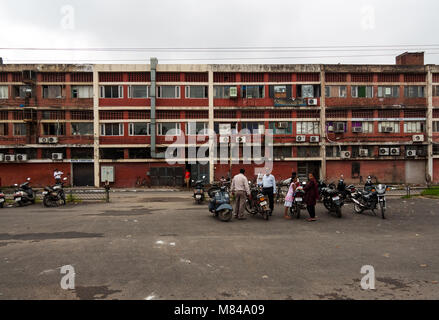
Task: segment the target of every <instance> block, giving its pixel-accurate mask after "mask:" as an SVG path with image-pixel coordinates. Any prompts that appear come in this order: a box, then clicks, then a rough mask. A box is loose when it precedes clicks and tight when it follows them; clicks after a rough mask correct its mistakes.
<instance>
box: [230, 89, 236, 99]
mask: <svg viewBox="0 0 439 320" xmlns="http://www.w3.org/2000/svg"><path fill="white" fill-rule="evenodd" d="M229 96H230V98H237V97H238V88H237V87H230V88H229Z"/></svg>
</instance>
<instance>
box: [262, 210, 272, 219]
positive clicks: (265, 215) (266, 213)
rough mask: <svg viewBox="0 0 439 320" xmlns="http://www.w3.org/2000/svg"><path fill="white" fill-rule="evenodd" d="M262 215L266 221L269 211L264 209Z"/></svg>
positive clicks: (268, 217)
mask: <svg viewBox="0 0 439 320" xmlns="http://www.w3.org/2000/svg"><path fill="white" fill-rule="evenodd" d="M262 216H263V217H264V220H265V221H268V219H270V211H264V213H263V214H262Z"/></svg>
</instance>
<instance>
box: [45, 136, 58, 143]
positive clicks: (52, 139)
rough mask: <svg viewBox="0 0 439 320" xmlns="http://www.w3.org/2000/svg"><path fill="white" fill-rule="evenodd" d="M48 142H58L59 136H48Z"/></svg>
mask: <svg viewBox="0 0 439 320" xmlns="http://www.w3.org/2000/svg"><path fill="white" fill-rule="evenodd" d="M47 143H58V137H48V138H47Z"/></svg>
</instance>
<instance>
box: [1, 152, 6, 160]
mask: <svg viewBox="0 0 439 320" xmlns="http://www.w3.org/2000/svg"><path fill="white" fill-rule="evenodd" d="M0 161H5V155H4V154H3V153H0Z"/></svg>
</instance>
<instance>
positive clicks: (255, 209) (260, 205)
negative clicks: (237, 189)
mask: <svg viewBox="0 0 439 320" xmlns="http://www.w3.org/2000/svg"><path fill="white" fill-rule="evenodd" d="M249 184H250V182H249ZM245 210H246V211H247V212H248V213H250V214H252V215H256V214H260V215H261V216H262V217H263V218H264V219H265V220H268V219H269V217H270V208H269V206H268V202H267V199H266V198H265V195H263V194H262V190H261V188H260V187H258V186H252V187H250V196H249V197H248V198H247V199H246V200H245Z"/></svg>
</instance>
